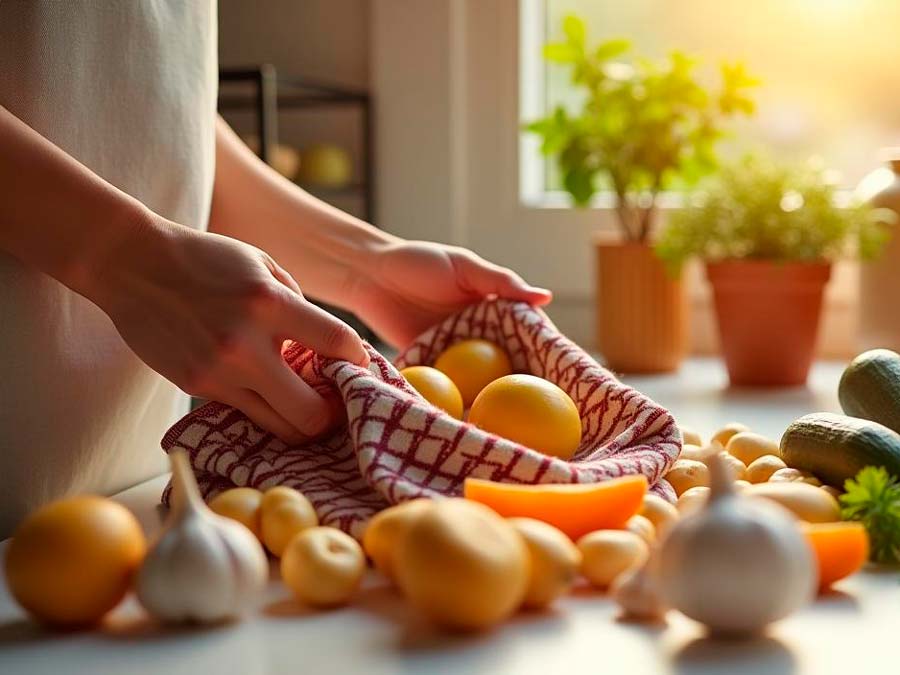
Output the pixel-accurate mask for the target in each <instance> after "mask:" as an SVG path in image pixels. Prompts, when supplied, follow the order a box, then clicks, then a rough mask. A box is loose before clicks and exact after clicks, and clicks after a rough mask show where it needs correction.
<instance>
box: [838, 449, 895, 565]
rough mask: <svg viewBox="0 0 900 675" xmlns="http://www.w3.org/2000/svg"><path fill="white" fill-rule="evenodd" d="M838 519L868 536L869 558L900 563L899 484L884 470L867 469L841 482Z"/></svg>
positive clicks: (877, 468) (881, 468) (868, 467)
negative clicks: (860, 526)
mask: <svg viewBox="0 0 900 675" xmlns="http://www.w3.org/2000/svg"><path fill="white" fill-rule="evenodd" d="M844 490H846V493H845V494H843V495H841V505H842V507H843V508H842V509H841V516H842V517H843V518H844V520H858V521H859V522H861V523H862V524H863V525H864V526H865V528H866V531H867V532H868V533H869V544H870V548H871V552H870V553H871V555H870V557H871V559H872V560H874V561H875V562H879V563H900V482H898V480H897V478H895V477H894V476H890V475H888V472H887V471H886V470H885V469H884V468H883V467H875V466H867V467H866V468H865V469H863V470H862V471H860V472H859V473H858V474H857V475H856V479H855V480H854V479H850V480H847V481H846V482H845V483H844Z"/></svg>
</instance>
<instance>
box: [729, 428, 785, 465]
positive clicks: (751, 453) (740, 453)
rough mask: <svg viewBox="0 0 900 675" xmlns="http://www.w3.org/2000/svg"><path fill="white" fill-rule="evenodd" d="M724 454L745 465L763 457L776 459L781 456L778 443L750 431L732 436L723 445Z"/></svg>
mask: <svg viewBox="0 0 900 675" xmlns="http://www.w3.org/2000/svg"><path fill="white" fill-rule="evenodd" d="M725 452H727V453H728V454H729V455H731V456H733V457H737V458H738V459H739V460H741V461H742V462H743V463H744V464H746V465H750V464H752V463H753V462H754V461H756V460H757V459H759V458H760V457H762V456H763V455H775V456H776V457H778V456H779V455H780V454H781V451H780V450H779V448H778V443H776V442H775V441H773V440H772V439H770V438H766V437H765V436H763V435H762V434H754V433H753V432H752V431H742V432H740V433H737V434H735V435H734V436H732V437H731V438H730V439H729V441H728V443H727V444H726V445H725Z"/></svg>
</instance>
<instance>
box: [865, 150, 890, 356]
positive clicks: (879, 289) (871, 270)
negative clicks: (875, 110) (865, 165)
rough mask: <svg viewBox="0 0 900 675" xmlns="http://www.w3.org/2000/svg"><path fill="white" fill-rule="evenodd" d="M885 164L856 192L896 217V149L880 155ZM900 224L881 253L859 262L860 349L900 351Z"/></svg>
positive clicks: (867, 177) (866, 178)
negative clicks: (866, 261)
mask: <svg viewBox="0 0 900 675" xmlns="http://www.w3.org/2000/svg"><path fill="white" fill-rule="evenodd" d="M882 156H883V157H884V159H885V160H886V163H887V167H882V168H880V169H876V170H875V171H873V172H872V173H870V174H869V175H868V176H866V177H865V178H863V180H862V181H861V182H860V184H859V188H858V190H857V193H858V194H859V195H860V196H861V197H862V198H863V199H866V200H867V201H868V202H869V203H871V204H872V205H873V206H876V207H882V208H888V209H891V210H892V211H894V212H895V213H897V214H898V216H900V148H890V149H888V150H885V151H884V152H883V154H882ZM898 297H900V226H898V225H895V226H894V231H893V232H892V234H891V238H890V240H889V241H888V243H887V245H886V246H885V247H884V251H883V253H882V254H881V256H880V257H879V258H878V259H877V260H874V261H872V262H869V263H863V264H862V265H861V270H860V317H859V342H860V347H861V348H862V349H875V348H878V347H885V348H887V349H893V350H894V351H898V352H900V309H898V306H897V298H898Z"/></svg>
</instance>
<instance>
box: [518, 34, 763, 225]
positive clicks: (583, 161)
mask: <svg viewBox="0 0 900 675" xmlns="http://www.w3.org/2000/svg"><path fill="white" fill-rule="evenodd" d="M563 29H564V32H565V41H563V42H554V43H550V44H547V45H546V46H545V47H544V57H545V58H546V59H547V60H548V61H551V62H554V63H557V64H562V65H564V66H567V67H569V68H570V69H571V71H572V82H573V83H574V84H575V85H576V86H577V87H579V88H580V89H582V90H583V91H584V93H585V95H586V96H585V100H584V104H583V106H582V107H581V109H580V110H578V111H574V112H573V111H569V110H567V109H566V108H565V107H563V106H561V105H560V106H557V107H556V109H555V110H554V111H553V113H552V114H550V115H548V116H547V117H544V118H543V119H539V120H536V121H534V122H532V123H530V124H528V125H527V126H526V129H527V130H529V131H531V132H534V133H536V134H539V135H540V136H541V137H542V139H543V143H542V146H541V150H542V152H543V153H544V154H546V155H550V156H554V157H556V160H557V162H558V164H559V168H560V171H561V173H562V180H563V186H564V187H565V189H566V191H567V192H568V193H569V194H570V195H571V196H572V199H573V200H574V202H575V204H576V205H578V206H584V205H586V204H587V203H588V202H589V201H590V200H591V197H592V196H593V195H594V193H595V192H596V190H597V186H598V182H599V179H600V177H601V176H602V177H604V178H606V181H607V183H608V184H609V185H611V187H612V190H613V192H614V194H615V199H616V213H617V216H618V221H619V224H620V226H621V229H622V231H623V233H624V234H625V237H626V238H627V239H629V240H637V241H644V240H646V239H647V237H648V236H649V233H650V228H651V225H652V221H653V214H654V212H655V209H656V203H657V195H658V194H659V192H660V191H661V190H663V189H665V188H666V187H668V186H669V185H670V184H671V183H672V181H673V180H675V179H676V178H678V179H680V180H681V181H682V182H684V183H686V184H689V183H692V182H694V181H696V180H697V179H699V178H700V177H702V176H703V175H705V174H707V173H708V172H710V171H711V170H712V169H714V168H715V166H716V153H715V146H716V143H717V141H718V140H719V138H720V137H721V136H722V135H723V126H722V125H723V122H724V120H725V119H726V118H728V117H731V116H733V115H736V114H739V113H744V114H751V113H753V111H754V103H753V101H752V100H751V99H750V98H749V97H748V96H747V93H746V92H747V89H748V88H749V87H752V86H754V85H756V84H757V81H756V80H755V79H754V78H752V77H750V76H749V75H748V74H747V72H746V71H745V70H744V67H743V66H742V65H741V64H735V65H728V64H723V65H722V66H721V79H722V82H721V86H720V88H719V89H718V90H717V91H715V92H712V91H709V90H708V89H707V88H705V87H704V86H702V85H701V84H700V82H699V81H698V80H697V79H696V78H695V75H694V68H695V65H696V61H695V60H694V59H692V58H690V57H688V56H686V55H685V54H683V53H681V52H673V53H672V54H671V56H670V58H669V59H668V61H666V62H665V63H655V62H652V61H649V60H647V59H641V58H637V59H633V61H632V62H630V63H625V62H621V61H618V60H616V59H620V58H621V57H623V56H625V55H626V54H627V52H628V51H629V50H630V49H631V45H630V44H629V42H628V41H627V40H609V41H607V42H603V43H601V44H600V45H598V46H596V47H593V48H589V47H588V45H587V36H586V30H585V26H584V23H583V22H582V21H581V20H580V19H579V18H578V17H575V16H567V17H566V18H565V20H564V22H563Z"/></svg>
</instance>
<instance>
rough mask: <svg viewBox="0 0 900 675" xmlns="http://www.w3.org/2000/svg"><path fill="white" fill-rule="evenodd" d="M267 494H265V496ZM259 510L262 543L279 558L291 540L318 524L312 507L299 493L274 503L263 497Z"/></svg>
mask: <svg viewBox="0 0 900 675" xmlns="http://www.w3.org/2000/svg"><path fill="white" fill-rule="evenodd" d="M268 494H269V493H268V492H267V493H266V495H268ZM260 509H261V511H262V515H261V516H260V531H261V533H262V541H263V543H264V544H265V545H266V548H267V549H269V551H270V552H271V553H272V555H274V556H276V557H279V558H280V557H281V554H282V553H283V552H284V549H285V548H287V545H288V542H290V541H291V539H293V538H294V537H295V536H296V535H297V534H299V533H300V532H302V531H303V530H307V529H309V528H311V527H315V526H316V525H318V524H319V518H318V517H317V516H316V510H315V509H314V508H313V505H312V504H311V503H310V501H309V500H308V499H307V498H306V497H304V496H303V495H301V494H300V493H299V492H297V496H295V497H292V498H290V499H281V500H274V501H273V500H268V501H267V500H266V496H265V495H263V501H262V506H261V507H260Z"/></svg>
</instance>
